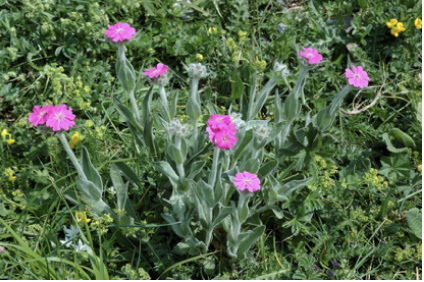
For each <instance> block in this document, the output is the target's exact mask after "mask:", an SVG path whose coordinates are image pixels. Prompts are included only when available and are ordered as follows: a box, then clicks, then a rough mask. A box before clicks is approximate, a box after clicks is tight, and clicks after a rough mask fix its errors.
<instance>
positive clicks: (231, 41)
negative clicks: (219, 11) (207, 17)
mask: <svg viewBox="0 0 424 282" xmlns="http://www.w3.org/2000/svg"><path fill="white" fill-rule="evenodd" d="M225 46H227V47H229V48H230V49H233V50H234V49H236V48H237V44H236V42H235V41H234V39H232V38H231V37H230V38H228V39H227V40H226V41H225Z"/></svg>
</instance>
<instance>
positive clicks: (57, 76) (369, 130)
mask: <svg viewBox="0 0 424 282" xmlns="http://www.w3.org/2000/svg"><path fill="white" fill-rule="evenodd" d="M421 10H422V6H421V1H412V0H409V1H400V0H385V1H382V0H373V1H363V0H357V1H339V0H336V1H289V0H287V1H284V0H280V1H266V0H257V1H242V0H198V1H192V2H191V3H187V2H183V1H173V0H162V1H149V0H146V1H141V0H140V1H137V0H113V1H112V0H107V1H99V2H96V1H94V0H78V1H56V0H31V1H30V0H0V27H1V28H0V66H1V67H0V131H1V132H2V136H1V137H0V217H1V220H0V277H5V278H10V279H68V278H70V279H79V278H82V279H90V278H91V279H109V278H111V279H112V278H113V279H125V278H129V279H149V278H152V279H157V278H160V279H420V278H421V273H422V267H421V265H422V247H421V246H422V241H421V224H422V219H421V208H422V180H421V177H422V175H421V171H422V151H421V148H422V119H421V116H422V110H421V108H422V104H421V103H422V87H421V67H422V65H421V64H422V60H421V58H422V57H421V56H422V52H421V50H422V43H421V42H422V33H421V29H417V28H416V27H415V25H414V21H415V19H416V18H420V19H421V18H422V16H421ZM392 18H395V19H397V20H398V21H400V22H403V23H404V26H405V27H406V30H405V31H404V32H402V33H400V35H399V36H398V37H394V36H393V35H392V34H391V33H390V29H389V28H388V27H387V26H386V22H388V21H389V20H390V19H392ZM116 22H127V23H130V24H131V25H132V26H133V27H135V28H136V30H137V31H138V34H137V36H136V37H135V39H134V40H133V41H132V42H131V43H130V44H129V45H127V46H126V54H127V57H128V59H129V60H130V61H131V63H132V64H133V66H134V68H135V70H136V72H137V75H138V78H137V87H136V96H137V97H138V98H139V99H140V104H141V101H143V99H144V97H146V95H147V93H148V92H149V88H150V86H149V82H148V81H147V79H146V78H144V77H143V76H142V75H141V73H142V72H143V71H144V70H145V69H146V68H150V67H152V66H153V65H156V64H157V63H158V62H162V63H164V64H166V65H168V66H169V67H170V69H171V73H172V79H171V81H170V84H169V85H168V86H167V91H168V93H169V95H170V97H175V95H176V94H178V101H177V103H178V105H185V103H186V101H187V97H188V95H189V94H188V93H189V86H190V85H189V79H188V76H187V73H186V71H185V69H184V64H186V65H187V64H190V63H195V62H199V61H201V62H202V64H203V65H205V66H206V67H207V69H208V71H209V72H210V75H209V76H208V78H207V79H203V80H201V82H200V85H199V89H200V92H201V95H202V97H203V99H205V100H209V101H211V102H212V103H213V104H214V107H215V110H216V111H217V112H219V113H221V114H226V113H227V111H228V109H229V107H230V106H232V107H233V110H234V111H237V110H238V109H239V104H238V98H239V96H240V93H242V92H243V91H245V92H247V89H249V87H250V86H251V84H249V83H250V81H251V77H252V74H253V73H254V71H256V73H255V75H256V77H257V79H258V86H257V87H258V89H261V88H263V86H264V85H265V82H266V81H267V80H268V78H270V77H271V76H272V71H273V66H274V63H275V62H284V64H286V65H287V66H288V69H289V71H290V75H289V76H288V77H285V78H281V79H279V80H278V81H277V85H276V87H275V89H276V90H278V93H280V94H281V95H283V96H284V95H287V94H288V93H289V92H290V90H291V88H292V87H293V86H294V85H295V83H296V80H297V78H298V73H299V72H300V69H301V66H300V64H299V58H298V56H297V51H298V49H296V48H299V46H305V47H314V48H316V49H318V50H319V52H320V53H321V54H322V55H323V56H324V59H325V62H324V63H322V64H320V65H319V66H318V67H317V68H316V69H314V70H313V71H311V72H309V74H308V77H307V82H306V84H305V87H304V96H305V99H306V101H305V106H304V107H303V109H302V112H301V114H300V115H299V116H298V118H297V119H296V120H295V121H294V123H293V128H294V130H293V133H292V134H290V135H289V138H288V141H287V144H286V146H285V147H284V148H283V149H282V150H280V151H279V152H278V153H277V154H275V153H274V151H273V148H272V146H267V147H266V149H265V156H266V158H267V160H277V161H278V166H277V172H278V173H280V174H285V179H299V178H302V177H312V181H310V182H309V183H308V185H307V186H305V187H304V188H302V189H299V190H297V191H296V193H295V194H292V195H291V196H290V197H289V200H287V201H285V202H284V201H283V202H282V203H281V205H280V206H281V209H282V211H283V215H282V216H281V217H279V216H276V214H275V213H273V212H272V211H270V210H268V211H266V212H264V213H262V214H261V215H260V217H259V220H260V221H261V222H262V223H263V224H264V225H266V230H265V232H264V234H263V235H262V236H261V237H260V239H259V240H258V242H257V243H256V244H255V245H254V246H253V248H252V249H251V250H250V251H249V252H248V253H247V257H246V258H245V259H244V260H241V261H239V262H237V263H234V264H229V263H228V261H229V258H228V255H227V254H226V252H225V248H226V246H225V244H223V241H221V240H220V238H221V237H220V236H224V235H222V234H221V232H222V230H220V229H217V230H216V232H215V237H214V238H215V239H214V241H213V242H212V245H211V247H210V248H209V251H208V253H206V254H200V255H195V256H194V255H190V254H188V253H184V252H181V250H179V249H176V248H175V246H176V245H177V243H178V242H179V241H180V238H178V236H176V235H175V234H174V233H173V231H172V228H171V227H170V226H169V225H168V224H167V223H168V222H167V221H165V220H164V217H163V216H162V214H163V213H164V210H167V209H169V208H170V207H169V206H168V205H167V203H166V201H165V200H164V199H165V198H167V197H169V195H168V194H169V190H167V189H166V185H165V184H164V183H166V182H167V179H166V178H165V177H164V176H163V174H162V172H161V171H160V170H158V169H157V168H156V167H155V166H154V165H153V164H152V160H151V159H149V158H148V156H147V155H143V154H141V155H140V154H139V152H137V151H136V150H135V144H134V140H133V138H132V136H131V133H130V131H129V130H128V128H127V125H126V122H125V120H124V119H123V118H122V117H121V115H120V114H119V112H118V111H117V110H116V108H115V107H114V104H113V97H115V98H116V99H118V100H120V101H123V103H124V104H125V105H127V106H128V103H127V102H126V101H127V97H126V94H125V92H124V91H123V90H122V88H121V87H120V84H119V81H118V80H117V79H116V73H115V68H114V64H115V61H116V59H117V58H116V48H115V47H114V46H112V45H110V44H109V43H108V42H106V40H105V36H104V30H105V29H106V28H107V25H109V24H110V25H111V24H114V23H116ZM351 64H360V65H362V66H363V67H364V69H365V70H366V71H367V72H368V75H369V77H370V86H372V87H373V88H374V89H375V91H376V92H377V91H379V92H380V93H381V98H380V99H378V101H377V103H376V104H375V105H374V106H373V107H370V108H369V109H368V110H366V111H363V112H361V113H359V114H349V113H347V112H346V110H352V106H353V104H351V103H354V102H355V101H354V95H353V94H351V95H349V96H347V98H346V100H345V101H344V103H343V105H342V109H344V110H345V111H340V114H339V115H338V116H337V118H336V120H335V122H334V123H333V124H332V126H331V127H330V128H328V129H327V130H326V132H325V134H324V133H322V134H321V131H319V130H317V127H316V126H315V123H314V122H308V121H311V119H312V117H314V116H315V115H316V114H317V113H318V112H319V111H320V110H322V109H324V108H326V107H327V106H328V105H329V104H330V103H331V101H332V100H333V99H334V97H335V95H336V93H337V92H339V91H340V89H342V88H343V86H344V85H346V79H345V77H344V71H345V69H346V68H347V67H348V66H350V65H351ZM275 95H277V94H275V93H274V92H273V93H272V95H270V97H269V98H268V99H267V101H266V103H265V105H264V107H263V108H262V109H261V112H260V113H259V115H258V117H257V118H256V119H262V120H265V119H270V120H271V122H272V121H275V120H276V119H277V117H276V116H278V112H277V110H278V109H277V108H276V105H275V103H274V101H275ZM277 97H278V96H277ZM284 97H285V96H284ZM373 99H374V94H373V93H372V92H371V91H364V93H363V95H361V97H360V100H359V102H362V103H364V105H366V104H369V103H370V101H372V100H373ZM356 102H358V101H356ZM48 103H53V104H56V105H58V104H60V103H66V104H67V105H68V106H70V107H72V108H73V110H74V113H75V114H76V116H77V118H76V120H75V121H76V127H75V128H72V129H71V130H70V131H69V132H67V134H68V137H69V139H71V137H72V136H73V135H74V134H75V132H77V131H78V132H79V134H80V138H81V141H80V142H79V143H78V144H76V146H75V148H74V151H75V152H76V153H77V155H79V154H81V151H82V150H83V146H85V147H86V148H87V150H88V152H89V155H90V157H91V161H92V163H93V165H94V167H95V168H96V169H97V170H98V171H99V173H100V175H101V178H102V179H103V184H104V187H107V189H105V192H104V199H105V201H106V202H108V203H109V204H110V206H112V207H114V208H115V206H114V205H115V202H116V200H115V197H116V196H115V194H114V193H116V191H114V189H113V186H114V183H112V181H111V180H110V177H109V173H110V167H111V166H113V165H117V164H119V163H123V162H125V164H126V165H127V166H128V168H130V169H131V171H133V172H134V173H135V176H136V179H137V181H131V180H133V179H131V177H128V175H127V177H126V178H125V181H128V182H129V184H128V187H129V189H128V197H129V199H130V201H131V203H132V205H133V207H134V212H135V213H136V215H137V218H138V219H139V222H136V225H137V226H133V227H123V226H116V225H113V224H111V223H110V222H108V218H107V217H106V216H103V217H96V216H95V215H94V214H92V213H91V211H90V210H89V209H87V207H86V206H84V205H83V204H82V203H81V202H80V203H79V204H78V203H77V204H75V203H74V202H72V201H70V200H69V199H68V198H66V197H65V196H64V192H65V191H68V190H73V189H75V181H74V179H75V171H74V169H73V167H72V165H71V163H70V162H69V161H67V160H66V153H65V152H64V150H63V148H62V147H61V145H60V143H59V141H58V139H57V138H56V137H55V136H52V135H51V134H42V133H41V132H40V131H39V130H35V129H34V128H33V127H32V126H31V125H30V123H29V122H28V121H27V118H28V114H29V113H30V112H31V110H32V107H33V106H34V105H45V104H48ZM159 104H160V103H159V102H158V101H157V97H156V94H155V96H154V97H153V102H152V108H151V112H152V115H154V116H157V112H158V109H159ZM128 107H129V106H128ZM178 109H179V110H178V112H177V115H178V116H179V117H180V120H182V121H184V120H187V119H188V117H187V116H185V112H184V107H183V106H181V107H179V108H178ZM207 118H208V116H207V115H204V116H203V122H204V121H206V120H207ZM4 130H6V131H4ZM318 131H319V134H318ZM314 134H316V136H319V137H316V138H317V139H316V140H310V139H308V138H310V137H311V136H315V135H314ZM161 135H163V132H160V131H157V132H155V136H161ZM158 138H159V137H158ZM314 142H315V143H314ZM318 143H319V144H318ZM163 146H164V145H163ZM205 161H207V163H208V165H207V166H205V167H204V168H203V172H204V173H207V172H208V171H209V167H210V163H211V158H210V156H208V155H205ZM121 169H122V166H121ZM164 187H165V188H164ZM84 210H86V212H87V216H88V218H89V219H91V222H87V221H88V220H85V218H84V216H81V214H82V211H84ZM75 212H80V213H81V214H76V213H75ZM70 225H73V226H78V230H79V231H78V233H79V235H78V236H77V237H75V238H76V239H80V240H82V241H81V242H84V244H85V245H84V246H87V247H88V248H87V249H85V250H84V251H81V249H78V248H69V247H67V246H66V243H64V242H61V239H65V236H66V234H67V233H66V232H67V231H66V230H69V229H68V228H70ZM64 227H65V229H64ZM75 232H76V231H75ZM65 241H66V240H65ZM75 243H77V242H75ZM2 247H3V249H2ZM80 247H81V245H80Z"/></svg>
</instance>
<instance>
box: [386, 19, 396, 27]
mask: <svg viewBox="0 0 424 282" xmlns="http://www.w3.org/2000/svg"><path fill="white" fill-rule="evenodd" d="M397 22H398V21H397V19H391V20H390V22H387V23H386V25H387V27H388V28H392V27H394V25H395V24H397Z"/></svg>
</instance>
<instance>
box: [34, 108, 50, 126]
mask: <svg viewBox="0 0 424 282" xmlns="http://www.w3.org/2000/svg"><path fill="white" fill-rule="evenodd" d="M52 108H53V105H46V106H44V107H42V108H41V109H40V106H34V107H33V108H32V110H33V113H30V114H29V118H28V121H29V122H31V123H32V125H33V126H37V125H40V124H45V123H46V121H47V119H48V117H49V112H50V111H51V109H52Z"/></svg>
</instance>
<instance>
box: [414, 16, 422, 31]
mask: <svg viewBox="0 0 424 282" xmlns="http://www.w3.org/2000/svg"><path fill="white" fill-rule="evenodd" d="M414 24H415V27H416V28H417V29H422V26H423V22H422V21H421V19H419V18H416V19H415V22H414Z"/></svg>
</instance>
